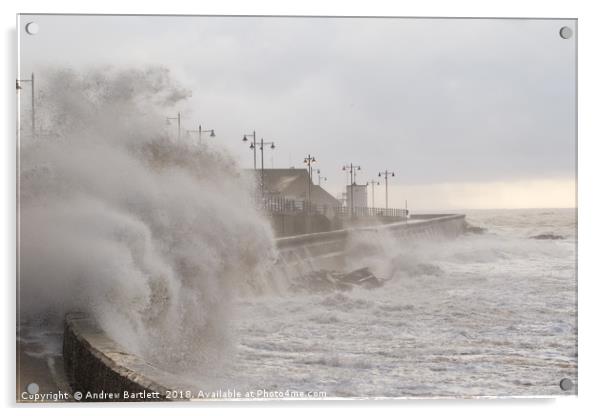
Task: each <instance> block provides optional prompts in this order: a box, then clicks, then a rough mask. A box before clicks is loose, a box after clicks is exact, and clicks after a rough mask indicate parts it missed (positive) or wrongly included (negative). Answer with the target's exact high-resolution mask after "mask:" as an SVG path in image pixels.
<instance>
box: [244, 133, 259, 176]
mask: <svg viewBox="0 0 602 416" xmlns="http://www.w3.org/2000/svg"><path fill="white" fill-rule="evenodd" d="M251 136H253V143H251V146H250V147H251V149H253V169H255V170H257V151H256V150H255V149H256V148H257V141H256V140H255V137H256V136H255V130H253V133H252V134H243V136H242V141H243V142H246V141H247V140H249V137H251Z"/></svg>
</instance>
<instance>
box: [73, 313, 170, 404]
mask: <svg viewBox="0 0 602 416" xmlns="http://www.w3.org/2000/svg"><path fill="white" fill-rule="evenodd" d="M63 360H64V363H65V373H66V375H67V378H68V380H69V382H70V383H71V387H72V389H73V392H74V394H75V393H76V392H79V393H81V395H82V396H81V398H79V399H78V398H77V397H76V400H81V401H163V400H171V399H172V395H171V394H170V393H171V392H173V390H175V389H176V387H175V386H177V384H174V382H175V380H174V379H173V375H170V374H168V373H166V372H165V371H162V370H160V369H158V368H156V367H154V366H152V365H151V364H150V363H147V362H146V361H144V360H143V359H142V358H140V357H138V356H136V355H134V354H130V353H127V352H125V351H124V350H123V348H122V347H121V346H120V345H118V344H117V343H115V342H114V341H113V340H111V339H110V338H109V337H108V336H107V335H106V334H105V333H104V332H103V331H102V329H100V328H99V327H98V325H97V324H96V323H95V322H94V321H93V320H92V319H90V318H89V317H87V316H86V315H84V314H81V313H69V314H67V315H66V317H65V329H64V335H63ZM168 385H169V388H167V387H166V386H168ZM179 388H181V387H178V389H179Z"/></svg>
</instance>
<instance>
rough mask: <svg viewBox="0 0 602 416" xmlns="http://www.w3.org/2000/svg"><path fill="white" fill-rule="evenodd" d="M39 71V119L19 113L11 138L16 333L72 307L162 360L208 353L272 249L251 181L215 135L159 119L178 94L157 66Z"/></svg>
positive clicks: (174, 364)
mask: <svg viewBox="0 0 602 416" xmlns="http://www.w3.org/2000/svg"><path fill="white" fill-rule="evenodd" d="M43 80H44V83H43V84H42V85H41V87H40V91H41V92H40V102H39V103H38V108H39V111H38V113H39V116H38V118H39V120H40V122H39V123H40V124H41V125H42V133H41V134H38V135H37V137H35V138H33V137H31V134H28V132H27V130H26V123H25V121H23V122H22V124H23V125H24V129H23V135H22V137H21V143H20V197H19V203H20V279H19V290H20V293H19V301H20V304H19V306H20V310H19V312H20V323H21V324H23V331H22V333H21V336H22V338H26V339H29V340H32V339H36V337H39V336H40V334H44V333H56V332H60V329H58V328H60V326H61V325H62V318H63V314H64V313H65V312H68V311H72V310H81V311H85V312H88V313H89V314H91V315H92V316H94V317H95V318H96V320H97V321H98V322H99V324H100V325H101V326H102V328H103V329H104V330H105V331H106V332H107V333H108V334H109V336H111V337H112V338H113V339H115V340H116V341H117V342H118V343H120V344H122V345H123V346H124V347H125V348H126V349H127V350H129V351H132V352H135V353H138V354H140V355H142V356H143V357H145V358H147V359H148V360H149V361H152V362H157V363H161V365H162V366H164V367H166V368H170V369H172V370H173V371H176V372H177V371H180V370H184V369H190V368H200V367H204V366H207V365H209V363H218V362H219V359H220V358H222V357H223V356H226V355H228V352H229V349H230V347H231V342H230V339H229V333H230V331H229V328H228V323H229V322H230V321H231V319H230V318H231V314H232V307H231V304H232V299H233V297H234V296H235V295H236V293H239V292H241V291H244V290H245V286H253V285H254V280H255V279H259V278H260V276H261V274H262V273H263V269H264V268H265V267H266V265H269V264H270V263H271V262H272V261H273V256H274V247H273V236H272V232H271V229H270V226H269V224H268V222H267V221H266V220H265V219H264V218H263V217H262V215H261V214H260V213H259V212H258V211H257V210H256V207H255V203H254V197H253V195H254V184H253V183H249V182H247V181H246V180H245V178H243V177H241V176H240V170H239V167H238V166H237V164H236V163H235V161H234V160H233V159H232V158H231V157H230V156H229V155H228V154H227V153H226V152H225V151H223V150H221V149H220V148H219V147H218V146H217V145H215V146H214V145H213V143H212V146H211V147H208V146H206V145H200V144H199V142H198V137H196V136H191V137H188V136H186V135H183V136H182V139H181V140H178V139H177V137H176V136H177V134H176V133H175V131H176V130H175V127H174V126H173V125H172V126H167V125H166V123H165V119H166V115H173V114H174V113H175V112H177V111H178V109H179V108H180V107H176V105H177V106H185V98H186V97H187V96H188V95H189V93H188V92H187V91H186V90H184V89H182V88H181V87H179V86H178V85H177V84H175V83H174V82H173V81H172V80H171V79H170V77H169V73H168V72H167V71H166V70H163V69H161V68H149V69H146V70H127V71H117V70H114V69H110V68H106V69H103V70H98V71H92V72H88V73H79V72H73V71H51V72H48V71H47V72H46V73H45V74H44V77H43ZM23 117H24V119H25V117H26V115H25V114H24V115H23ZM42 341H43V342H44V343H45V344H48V343H47V342H45V341H44V340H42ZM48 345H49V344H48Z"/></svg>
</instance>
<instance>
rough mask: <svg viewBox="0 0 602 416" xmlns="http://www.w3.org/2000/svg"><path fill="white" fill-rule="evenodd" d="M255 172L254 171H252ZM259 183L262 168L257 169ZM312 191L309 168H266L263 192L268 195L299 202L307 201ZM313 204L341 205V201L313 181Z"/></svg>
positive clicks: (259, 181)
mask: <svg viewBox="0 0 602 416" xmlns="http://www.w3.org/2000/svg"><path fill="white" fill-rule="evenodd" d="M251 172H253V171H251ZM255 172H256V176H257V181H258V183H261V170H259V169H257V171H255ZM309 191H310V184H309V174H308V172H307V169H295V168H289V169H264V170H263V193H264V195H265V196H266V197H281V198H285V199H288V200H292V201H296V202H299V203H300V204H302V203H303V201H307V199H308V193H310V192H309ZM311 202H312V205H317V206H327V207H333V208H334V207H340V206H341V203H340V201H339V200H338V199H337V198H335V197H334V196H332V195H331V194H330V193H328V192H327V191H326V190H325V189H324V188H322V187H321V186H318V185H315V184H314V183H313V182H312V183H311Z"/></svg>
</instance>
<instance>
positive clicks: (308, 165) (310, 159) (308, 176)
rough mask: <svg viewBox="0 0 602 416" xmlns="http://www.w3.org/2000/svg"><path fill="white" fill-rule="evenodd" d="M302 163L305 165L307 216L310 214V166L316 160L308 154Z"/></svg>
mask: <svg viewBox="0 0 602 416" xmlns="http://www.w3.org/2000/svg"><path fill="white" fill-rule="evenodd" d="M303 163H305V164H306V165H307V206H308V207H309V208H308V211H307V215H310V214H311V177H312V168H311V164H312V163H316V158H315V157H314V156H312V155H311V154H308V155H307V157H306V158H305V159H303Z"/></svg>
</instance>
